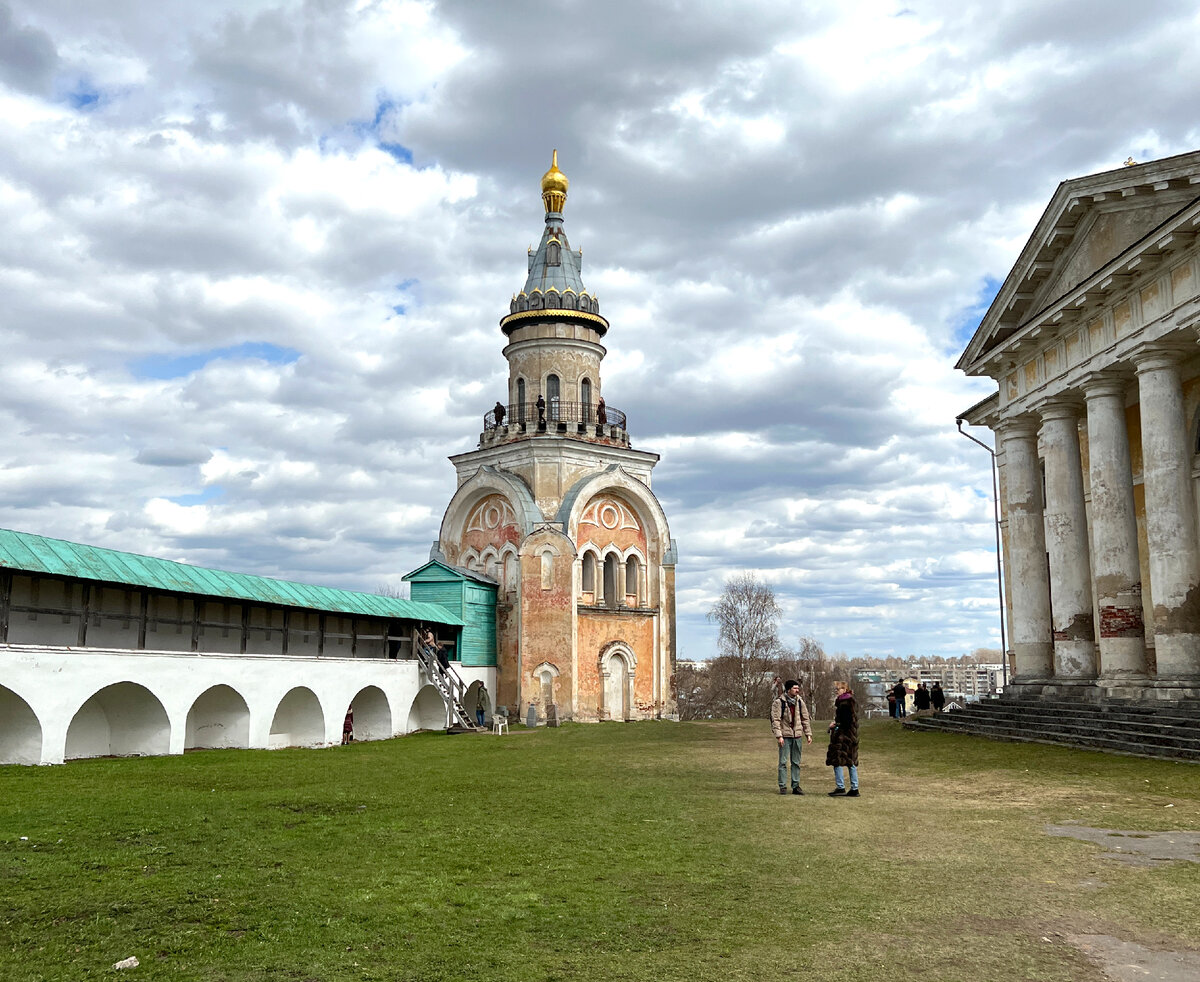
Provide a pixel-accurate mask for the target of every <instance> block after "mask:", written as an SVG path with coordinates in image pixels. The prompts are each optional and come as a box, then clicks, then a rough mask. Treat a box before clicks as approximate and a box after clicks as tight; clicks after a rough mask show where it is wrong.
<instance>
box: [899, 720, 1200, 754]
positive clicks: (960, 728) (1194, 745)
mask: <svg viewBox="0 0 1200 982" xmlns="http://www.w3.org/2000/svg"><path fill="white" fill-rule="evenodd" d="M905 726H906V728H908V729H916V730H926V731H941V732H946V733H965V734H969V735H977V736H984V737H989V738H991V739H997V740H1014V741H1018V742H1032V743H1048V744H1061V745H1064V746H1073V747H1084V748H1090V749H1093V750H1105V751H1109V752H1113V753H1125V754H1136V755H1138V756H1142V757H1160V758H1165V759H1177V760H1196V761H1200V735H1197V734H1195V733H1193V732H1191V731H1182V732H1178V731H1177V732H1174V733H1152V734H1146V733H1140V732H1138V731H1136V730H1130V729H1119V730H1115V729H1113V728H1111V727H1110V728H1102V727H1090V728H1089V727H1078V726H1075V727H1062V726H1057V727H1054V726H1047V725H1045V724H1041V725H1032V724H1029V723H1023V724H1020V725H1014V724H1013V723H1011V722H1004V721H999V720H989V719H983V718H980V717H978V716H975V717H970V716H968V714H967V713H966V712H963V713H948V714H943V715H942V716H940V717H919V718H917V719H914V720H912V721H906V722H905Z"/></svg>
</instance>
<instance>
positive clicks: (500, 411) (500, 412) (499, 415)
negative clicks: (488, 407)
mask: <svg viewBox="0 0 1200 982" xmlns="http://www.w3.org/2000/svg"><path fill="white" fill-rule="evenodd" d="M506 411H507V410H505V408H504V406H503V405H502V404H501V403H500V400H499V399H497V400H496V405H495V406H494V407H493V408H492V415H493V416H495V417H496V429H500V427H501V426H503V425H504V414H505V412H506Z"/></svg>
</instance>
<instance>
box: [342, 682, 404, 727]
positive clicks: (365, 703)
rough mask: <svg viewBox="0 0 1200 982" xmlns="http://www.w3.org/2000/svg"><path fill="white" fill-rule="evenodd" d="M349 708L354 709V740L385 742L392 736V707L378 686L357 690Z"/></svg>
mask: <svg viewBox="0 0 1200 982" xmlns="http://www.w3.org/2000/svg"><path fill="white" fill-rule="evenodd" d="M350 706H353V707H354V739H355V740H387V739H388V738H389V737H391V736H392V732H393V731H392V705H391V703H389V702H388V697H387V696H386V695H385V694H384V692H383V690H382V689H381V688H379V686H377V685H368V686H366V687H365V688H362V689H359V690H358V692H357V693H356V694H355V696H354V698H353V699H351V700H350ZM347 708H350V707H349V706H348V707H347Z"/></svg>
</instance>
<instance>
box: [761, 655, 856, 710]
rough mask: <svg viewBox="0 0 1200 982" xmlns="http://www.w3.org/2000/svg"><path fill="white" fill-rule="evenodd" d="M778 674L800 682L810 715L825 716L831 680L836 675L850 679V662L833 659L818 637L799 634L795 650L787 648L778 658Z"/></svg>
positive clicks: (831, 689) (829, 707)
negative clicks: (803, 636)
mask: <svg viewBox="0 0 1200 982" xmlns="http://www.w3.org/2000/svg"><path fill="white" fill-rule="evenodd" d="M779 668H780V673H779V674H780V675H781V676H783V677H784V678H785V679H788V678H793V679H795V680H796V681H797V682H799V683H800V694H801V695H802V696H803V697H804V701H805V702H806V703H807V704H808V709H809V712H811V713H812V714H813V716H814V718H816V717H818V716H820V718H822V719H825V718H829V717H828V714H830V713H831V706H832V703H833V683H834V682H836V681H837V680H838V679H842V680H843V681H845V682H849V683H852V682H853V679H852V678H851V673H850V666H849V665H848V664H847V663H845V662H835V661H834V660H833V659H831V658H830V657H829V656H828V655H827V654H825V648H824V646H823V645H822V644H821V642H820V641H818V640H816V639H815V638H801V639H800V644H799V646H798V647H797V648H796V650H795V651H787V652H785V653H784V654H782V655H781V657H780V659H779Z"/></svg>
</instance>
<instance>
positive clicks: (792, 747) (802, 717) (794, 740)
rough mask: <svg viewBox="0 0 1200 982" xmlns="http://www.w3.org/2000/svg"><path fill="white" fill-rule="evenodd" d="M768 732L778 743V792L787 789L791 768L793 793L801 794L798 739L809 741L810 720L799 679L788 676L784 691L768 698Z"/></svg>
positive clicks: (784, 791) (783, 792)
mask: <svg viewBox="0 0 1200 982" xmlns="http://www.w3.org/2000/svg"><path fill="white" fill-rule="evenodd" d="M771 732H772V733H774V734H775V740H776V741H777V742H778V743H779V793H780V794H787V792H788V777H789V774H788V771H789V764H790V770H791V774H790V777H791V783H792V794H804V791H803V790H802V789H801V787H800V753H801V750H802V749H803V748H802V746H801V743H800V741H801V740H807V741H808V742H809V743H812V724H811V722H810V721H809V718H808V707H807V706H805V705H804V700H803V699H802V698H801V696H800V683H799V682H797V681H795V680H794V679H788V680H787V682H785V683H784V685H783V695H782V696H780V697H779V698H778V699H773V700H771Z"/></svg>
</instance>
